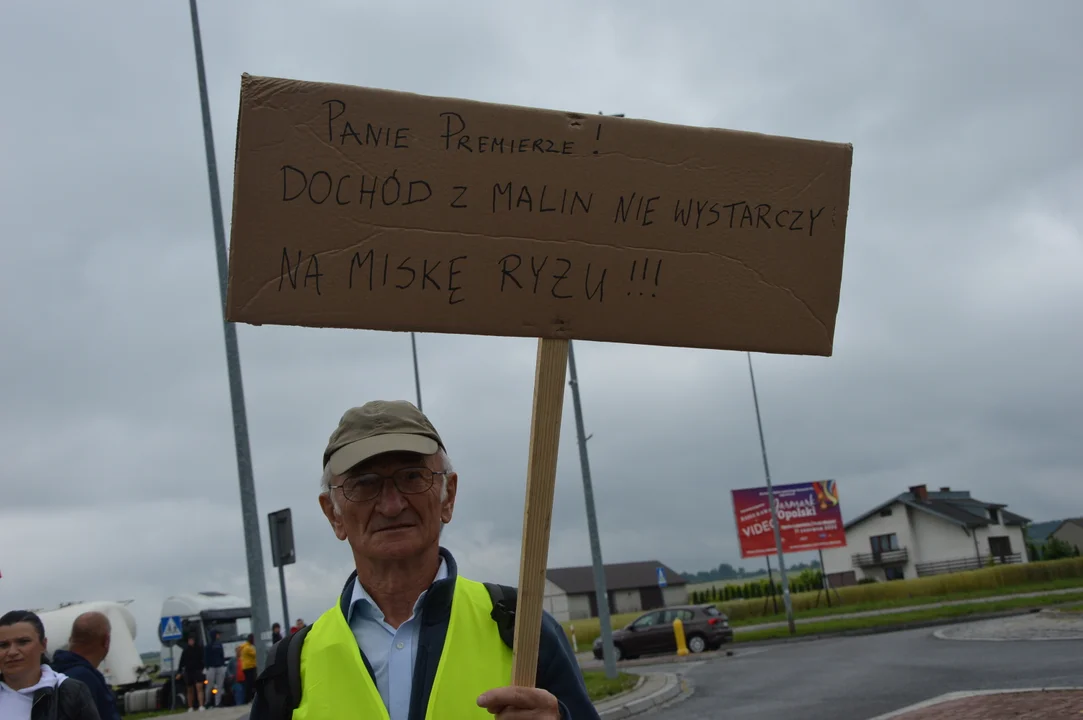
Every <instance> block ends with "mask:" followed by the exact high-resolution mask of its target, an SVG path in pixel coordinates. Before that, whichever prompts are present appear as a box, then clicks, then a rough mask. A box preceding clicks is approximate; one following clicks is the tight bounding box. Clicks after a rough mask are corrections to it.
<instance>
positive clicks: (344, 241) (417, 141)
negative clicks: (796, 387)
mask: <svg viewBox="0 0 1083 720" xmlns="http://www.w3.org/2000/svg"><path fill="white" fill-rule="evenodd" d="M850 160H851V150H850V147H849V146H846V145H833V144H827V143H816V142H810V141H800V140H792V139H787V138H775V137H769V136H763V135H751V134H742V133H735V132H729V131H721V130H705V129H700V128H687V127H679V126H672V125H662V124H657V123H649V122H644V121H632V120H625V119H614V118H605V117H601V116H590V115H578V114H569V113H560V112H555V111H540V110H529V109H524V108H516V107H507V106H497V105H487V104H482V103H473V102H468V101H462V100H446V99H439V98H430V97H423V96H415V95H407V94H401V93H393V92H388V91H378V90H369V89H363V88H352V87H347V86H341V85H323V84H317V83H300V82H294V81H286V80H276V79H269V78H253V77H247V76H246V77H245V78H244V81H243V83H242V95H241V115H240V122H239V126H238V145H237V165H236V176H235V188H234V217H233V228H232V242H231V264H230V295H229V303H228V312H229V317H230V319H231V320H235V321H243V322H250V323H256V324H261V323H278V324H294V325H309V326H331V327H355V328H371V329H381V330H418V331H436V332H454V333H472V334H494V335H512V336H540V337H571V338H583V339H595V340H610V341H619V342H634V343H643V344H658V345H681V346H692V347H717V348H731V349H751V350H760V351H771V352H797V353H809V354H830V352H831V343H832V338H833V334H834V323H835V313H836V311H837V307H838V292H839V284H840V281H841V267H842V251H843V238H844V231H845V220H846V214H847V203H848V195H849V176H850Z"/></svg>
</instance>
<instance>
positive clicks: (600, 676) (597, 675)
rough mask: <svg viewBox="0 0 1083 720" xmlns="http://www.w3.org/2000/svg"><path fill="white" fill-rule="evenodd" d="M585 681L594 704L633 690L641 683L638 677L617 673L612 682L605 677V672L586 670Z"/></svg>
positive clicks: (584, 672) (584, 673)
mask: <svg viewBox="0 0 1083 720" xmlns="http://www.w3.org/2000/svg"><path fill="white" fill-rule="evenodd" d="M583 680H585V681H586V683H587V692H588V693H589V694H590V699H591V700H592V701H594V702H598V701H599V700H603V699H605V698H607V697H610V696H611V695H616V694H618V693H622V692H624V691H626V690H631V689H632V688H634V687H635V685H636V683H637V682H639V678H638V677H637V676H635V675H629V674H628V673H623V672H619V673H617V677H616V679H614V680H610V679H609V678H607V677H606V676H605V671H604V670H584V671H583Z"/></svg>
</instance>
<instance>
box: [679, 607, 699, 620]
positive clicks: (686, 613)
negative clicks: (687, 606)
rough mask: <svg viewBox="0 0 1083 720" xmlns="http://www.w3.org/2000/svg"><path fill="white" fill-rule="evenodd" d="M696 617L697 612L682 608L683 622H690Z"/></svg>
mask: <svg viewBox="0 0 1083 720" xmlns="http://www.w3.org/2000/svg"><path fill="white" fill-rule="evenodd" d="M695 617H696V614H695V613H694V612H692V611H691V610H681V622H688V621H690V620H694V619H695Z"/></svg>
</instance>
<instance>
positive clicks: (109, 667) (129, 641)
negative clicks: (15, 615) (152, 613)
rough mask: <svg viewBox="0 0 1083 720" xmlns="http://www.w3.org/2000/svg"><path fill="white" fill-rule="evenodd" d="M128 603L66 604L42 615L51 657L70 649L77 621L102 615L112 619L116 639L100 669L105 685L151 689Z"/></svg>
mask: <svg viewBox="0 0 1083 720" xmlns="http://www.w3.org/2000/svg"><path fill="white" fill-rule="evenodd" d="M130 602H131V601H130V600H129V601H126V602H109V601H96V602H78V603H66V604H64V605H61V606H60V607H59V608H57V609H55V610H47V611H44V612H38V617H40V618H41V622H42V624H43V625H45V637H46V638H47V639H48V640H49V649H48V651H47V652H46V656H47V657H48V658H50V659H51V658H52V655H53V653H54V652H56V651H57V650H67V649H68V638H69V637H70V636H71V627H72V625H73V624H74V623H75V618H77V617H79V616H80V615H82V614H83V613H85V612H91V611H94V612H100V613H103V614H104V615H105V616H106V617H107V618H109V624H110V625H111V626H112V639H111V642H110V645H109V654H108V655H106V656H105V659H104V660H103V661H102V664H101V665H100V666H99V667H98V670H100V671H101V673H102V675H104V676H105V682H107V683H108V684H109V685H111V686H113V687H115V688H117V690H118V691H119V692H121V693H123V692H126V691H128V690H131V689H135V688H141V687H148V686H149V685H150V684H151V682H150V681H151V676H150V668H148V667H146V666H145V665H144V663H143V658H142V657H140V655H139V650H137V649H136V647H135V617H134V616H133V615H132V612H131V610H129V609H128V604H129V603H130Z"/></svg>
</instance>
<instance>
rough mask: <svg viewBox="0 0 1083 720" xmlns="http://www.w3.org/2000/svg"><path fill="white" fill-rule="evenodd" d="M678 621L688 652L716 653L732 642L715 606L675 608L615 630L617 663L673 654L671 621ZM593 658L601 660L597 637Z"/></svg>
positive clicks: (723, 617)
mask: <svg viewBox="0 0 1083 720" xmlns="http://www.w3.org/2000/svg"><path fill="white" fill-rule="evenodd" d="M677 619H680V621H681V623H682V624H683V625H684V638H685V642H686V643H687V644H688V650H689V651H690V652H693V653H701V652H703V651H704V650H717V649H718V648H719V647H721V646H722V644H723V643H727V642H733V628H731V627H730V623H729V618H728V617H726V615H725V613H723V612H721V611H720V610H719V609H718V608H716V607H715V606H714V605H677V606H674V607H667V608H662V609H661V610H651V611H650V612H647V613H643V614H642V615H640V616H639V617H637V618H636V619H635V620H633V621H632V622H630V623H629V624H628V625H627V626H625V627H623V628H621V629H620V630H614V631H613V650H614V651H615V652H616V656H617V660H631V659H632V658H635V657H639V656H640V655H652V654H654V653H676V652H677V636H676V635H674V634H673V621H674V620H677ZM594 657H595V658H597V659H599V660H601V659H602V639H601V638H600V637H599V638H598V639H597V640H595V641H594Z"/></svg>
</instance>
